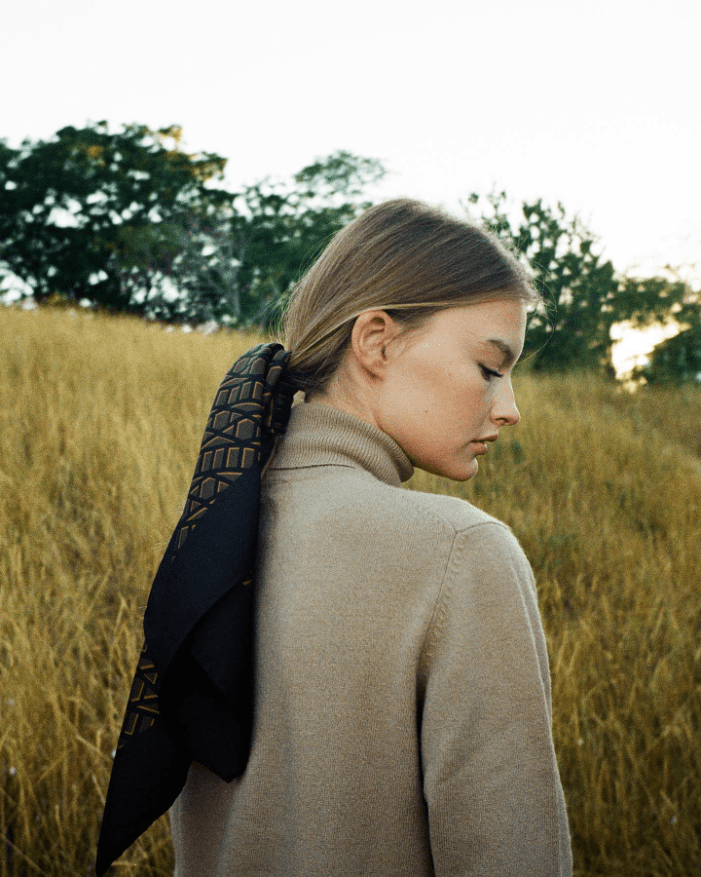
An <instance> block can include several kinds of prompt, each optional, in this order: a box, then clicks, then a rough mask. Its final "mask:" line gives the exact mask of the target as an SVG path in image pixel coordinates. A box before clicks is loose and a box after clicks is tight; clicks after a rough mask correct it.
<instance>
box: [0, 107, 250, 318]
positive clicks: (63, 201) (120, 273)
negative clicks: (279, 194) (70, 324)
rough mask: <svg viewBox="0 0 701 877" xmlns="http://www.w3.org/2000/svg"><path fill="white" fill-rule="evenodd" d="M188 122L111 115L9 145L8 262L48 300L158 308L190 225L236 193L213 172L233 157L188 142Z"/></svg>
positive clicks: (1, 166) (3, 158)
mask: <svg viewBox="0 0 701 877" xmlns="http://www.w3.org/2000/svg"><path fill="white" fill-rule="evenodd" d="M180 137H181V131H180V128H178V127H177V126H172V127H170V128H164V129H161V130H159V131H155V132H154V131H151V130H150V129H148V128H146V127H145V126H143V125H129V126H125V128H124V130H123V131H122V132H120V133H110V132H109V130H108V128H107V124H106V123H105V122H99V123H97V124H96V125H94V126H92V127H86V128H83V129H76V128H73V127H67V128H63V129H62V130H60V131H59V132H58V133H57V134H56V135H55V137H54V138H52V139H51V140H47V141H39V142H37V143H30V142H27V141H25V143H24V144H23V145H22V146H21V147H20V148H19V149H17V150H13V149H11V148H9V147H8V146H7V145H6V144H2V149H1V150H0V192H1V193H2V202H1V204H0V233H1V238H0V264H2V266H3V267H4V270H5V273H9V272H11V273H13V274H14V275H15V276H17V277H19V278H21V279H22V280H23V281H24V283H25V284H27V285H28V287H29V288H30V289H31V291H32V295H33V296H34V298H35V299H37V300H39V301H41V300H43V299H46V298H48V297H49V296H50V295H54V294H56V295H59V296H61V297H62V298H65V299H68V300H75V301H79V300H81V299H86V300H88V301H90V302H94V303H96V304H99V305H102V306H104V307H107V308H110V309H112V310H131V311H136V312H141V313H146V312H148V309H149V299H150V298H151V297H152V296H155V297H156V298H157V297H158V296H159V295H162V290H160V289H159V288H158V287H159V284H160V285H162V284H161V280H162V278H163V277H165V276H167V275H168V274H169V272H170V270H171V268H172V265H173V262H174V260H175V259H176V257H177V255H178V253H179V252H180V235H181V231H182V228H183V227H187V225H188V224H189V223H191V222H192V219H193V217H196V218H197V219H198V221H204V220H205V219H206V220H208V221H211V218H212V217H213V216H216V215H218V214H220V213H222V212H225V211H226V208H227V206H229V205H230V204H231V201H232V198H233V196H232V195H231V194H230V193H228V192H226V191H224V190H223V189H217V188H215V187H213V186H211V185H209V184H210V182H211V181H213V180H216V179H219V178H221V176H222V174H223V171H224V167H225V164H226V159H224V158H221V156H218V155H215V154H213V153H205V154H202V155H187V154H186V153H184V152H182V151H181V150H180V149H179V141H180Z"/></svg>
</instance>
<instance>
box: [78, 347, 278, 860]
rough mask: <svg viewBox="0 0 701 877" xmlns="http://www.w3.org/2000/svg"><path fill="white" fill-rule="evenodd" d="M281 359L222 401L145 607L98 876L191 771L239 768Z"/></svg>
mask: <svg viewBox="0 0 701 877" xmlns="http://www.w3.org/2000/svg"><path fill="white" fill-rule="evenodd" d="M288 355H289V354H288V353H287V351H286V350H285V349H284V348H283V347H282V346H281V345H280V344H260V345H258V346H257V347H254V348H252V349H251V350H249V351H248V352H247V353H245V354H244V355H243V356H242V357H241V358H240V359H238V360H237V361H236V362H235V363H234V365H233V366H232V367H231V369H230V370H229V372H228V373H227V375H226V377H225V378H224V380H223V381H222V384H221V386H220V387H219V390H218V391H217V395H216V398H215V401H214V405H213V406H212V410H211V412H210V415H209V419H208V421H207V426H206V428H205V433H204V438H203V439H202V446H201V448H200V454H199V457H198V460H197V466H196V468H195V474H194V476H193V479H192V484H191V485H190V490H189V492H188V497H187V501H186V503H185V508H184V510H183V513H182V516H181V518H180V521H179V523H178V525H177V527H176V528H175V531H174V533H173V535H172V537H171V539H170V542H169V544H168V548H167V549H166V552H165V555H164V557H163V560H162V561H161V564H160V566H159V568H158V572H157V573H156V577H155V579H154V582H153V585H152V588H151V594H150V596H149V600H148V605H147V607H146V613H145V616H144V634H145V643H144V647H143V650H142V652H141V656H140V658H139V661H138V665H137V668H136V673H135V675H134V681H133V683H132V687H131V692H130V694H129V701H128V703H127V708H126V715H125V717H124V723H123V726H122V731H121V734H120V736H119V742H118V745H117V751H116V755H115V760H114V764H113V766H112V775H111V777H110V783H109V788H108V791H107V801H106V803H105V811H104V816H103V820H102V827H101V830H100V839H99V843H98V850H97V861H96V865H95V871H96V873H97V875H98V877H101V875H103V874H104V873H105V871H106V870H107V868H108V867H109V866H110V865H111V864H112V862H113V861H114V860H115V859H116V858H118V856H120V855H121V854H122V853H123V852H124V851H125V850H126V849H127V848H128V847H129V846H131V844H132V843H133V842H134V841H135V840H136V839H137V838H138V837H139V836H140V835H141V834H143V832H144V831H146V829H147V828H148V827H149V826H150V825H151V824H152V823H153V822H154V821H155V820H156V819H158V817H159V816H162V815H163V814H164V813H165V812H166V811H167V810H168V809H169V808H170V807H171V805H172V804H173V802H174V801H175V799H176V798H177V796H178V795H179V794H180V791H181V790H182V788H183V786H184V785H185V781H186V779H187V773H188V770H189V767H190V764H191V763H192V762H193V761H198V762H200V763H201V764H203V765H205V766H206V767H208V768H209V769H210V770H211V771H213V772H214V773H215V774H217V775H218V776H219V777H221V778H222V779H224V780H226V781H229V782H230V781H231V780H232V779H234V777H237V776H240V775H241V774H242V773H243V771H244V768H245V767H246V762H247V760H248V755H249V752H250V743H251V727H252V718H253V654H252V645H253V608H254V582H253V569H254V564H255V556H256V543H257V537H258V518H259V510H260V487H261V470H262V468H263V466H264V465H265V462H266V460H267V458H268V456H269V455H270V452H271V450H272V448H273V445H274V441H275V437H276V436H277V435H280V434H282V433H283V432H284V430H285V428H286V426H287V422H288V419H289V416H290V409H291V407H292V398H293V396H294V392H295V387H294V384H293V381H292V379H291V377H290V375H289V372H288V371H287V368H286V365H287V358H288Z"/></svg>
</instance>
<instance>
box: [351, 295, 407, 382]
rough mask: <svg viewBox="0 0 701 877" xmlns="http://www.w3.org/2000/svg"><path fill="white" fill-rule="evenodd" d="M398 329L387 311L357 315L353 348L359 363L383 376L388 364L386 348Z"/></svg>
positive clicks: (363, 367) (374, 374) (375, 375)
mask: <svg viewBox="0 0 701 877" xmlns="http://www.w3.org/2000/svg"><path fill="white" fill-rule="evenodd" d="M398 331H399V330H398V327H397V324H396V323H395V321H394V320H393V319H392V318H391V317H390V316H389V315H388V314H386V313H385V311H364V312H363V313H362V314H360V316H359V317H356V320H355V323H354V325H353V331H352V333H351V350H352V352H353V356H354V358H355V360H356V362H357V363H358V365H359V366H360V367H361V368H362V369H363V370H364V371H366V372H369V373H370V374H371V375H372V376H373V377H376V378H379V377H381V375H382V373H383V371H384V369H385V366H386V364H387V356H386V353H385V348H386V347H387V345H388V344H389V343H390V341H392V340H393V339H394V338H395V337H396V336H397V334H398Z"/></svg>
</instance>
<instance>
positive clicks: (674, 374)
mask: <svg viewBox="0 0 701 877" xmlns="http://www.w3.org/2000/svg"><path fill="white" fill-rule="evenodd" d="M633 377H634V378H644V379H645V381H646V382H647V383H648V384H678V383H682V382H685V381H693V382H695V383H697V382H699V381H701V322H699V321H697V322H696V323H695V325H693V326H689V327H688V328H686V329H682V331H681V332H679V334H678V335H674V336H673V337H672V338H667V339H666V340H665V341H662V342H660V343H659V344H657V345H656V346H655V347H654V348H653V350H652V353H651V354H650V358H649V361H648V363H647V364H646V365H644V366H642V367H640V368H637V369H635V371H634V373H633ZM697 416H698V415H697Z"/></svg>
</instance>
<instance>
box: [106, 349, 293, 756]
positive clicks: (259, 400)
mask: <svg viewBox="0 0 701 877" xmlns="http://www.w3.org/2000/svg"><path fill="white" fill-rule="evenodd" d="M257 351H258V346H256V347H253V348H252V349H251V350H249V351H248V352H247V353H246V354H244V355H243V356H242V357H240V358H239V359H237V360H236V362H235V363H234V364H233V366H232V367H231V369H230V370H229V371H228V372H227V374H226V376H225V377H224V380H223V381H222V383H221V385H220V387H219V390H218V391H217V395H216V398H215V400H214V404H213V406H212V410H211V411H210V414H209V417H208V419H207V425H206V426H205V430H204V436H203V438H202V444H201V447H200V453H199V456H198V459H197V465H196V466H195V474H194V476H193V479H192V483H191V485H190V490H189V492H188V496H187V500H186V502H185V508H184V510H183V513H182V516H181V518H180V521H179V522H178V525H177V527H176V529H175V533H174V534H173V538H172V540H171V542H170V547H171V554H170V558H169V560H170V561H172V559H173V558H174V557H175V555H176V554H177V553H178V550H179V549H180V548H181V547H182V546H183V545H184V543H185V540H186V539H187V536H188V533H190V532H192V531H193V530H194V529H195V528H196V527H197V525H198V524H199V523H201V522H202V520H203V518H204V517H205V516H206V514H207V511H208V509H209V508H211V507H212V505H213V504H214V503H215V502H216V500H217V497H218V496H219V495H220V494H221V493H222V491H224V490H226V488H227V487H228V486H229V485H230V484H233V483H234V481H236V479H237V478H238V477H239V475H240V474H241V473H242V472H243V471H244V470H246V469H248V468H249V467H250V466H252V465H253V463H254V462H255V461H256V460H258V461H260V455H261V444H262V430H261V427H263V428H264V429H265V431H266V432H267V433H268V436H269V437H272V436H274V435H276V434H277V433H278V432H281V431H283V430H284V428H285V426H286V424H287V418H288V416H289V403H288V404H287V405H285V404H284V402H282V401H280V402H278V401H277V400H276V399H275V398H273V396H274V393H273V389H274V388H276V385H279V379H280V376H281V373H282V372H283V371H284V369H285V365H286V361H287V354H286V351H284V350H280V351H279V353H276V354H275V357H278V358H279V360H280V362H279V363H278V364H275V365H272V366H271V365H270V364H269V362H267V361H266V359H265V358H263V357H261V356H259V355H257ZM266 372H267V373H266ZM260 378H262V380H261V379H260ZM271 388H273V389H271ZM279 390H280V387H279V386H278V387H277V392H278V393H279ZM276 402H277V404H276ZM241 584H242V585H250V584H252V578H250V577H248V578H247V579H246V581H244V582H242V583H241ZM157 682H158V674H157V670H156V666H155V664H154V662H153V659H152V658H151V656H150V654H149V650H148V644H147V643H146V642H144V645H143V648H142V650H141V655H140V657H139V661H138V664H137V668H136V672H135V675H134V681H133V683H132V687H131V692H130V695H129V701H128V703H127V706H126V713H125V716H124V721H123V723H122V729H121V733H120V735H119V741H118V743H117V749H121V747H122V746H124V744H125V743H126V742H127V741H128V739H129V738H130V737H132V736H133V735H134V734H135V733H141V732H142V731H147V730H148V729H149V728H150V727H151V726H152V725H153V721H154V718H155V717H156V716H158V714H159V709H158V695H157Z"/></svg>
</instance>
